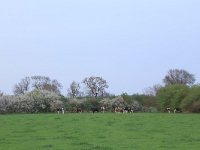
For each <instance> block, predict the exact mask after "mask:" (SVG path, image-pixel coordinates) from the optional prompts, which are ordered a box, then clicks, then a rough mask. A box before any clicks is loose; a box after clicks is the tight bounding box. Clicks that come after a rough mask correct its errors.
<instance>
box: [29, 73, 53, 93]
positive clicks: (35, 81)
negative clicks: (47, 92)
mask: <svg viewBox="0 0 200 150" xmlns="http://www.w3.org/2000/svg"><path fill="white" fill-rule="evenodd" d="M31 79H32V87H33V88H34V89H38V90H42V89H44V86H45V85H48V84H50V81H51V80H50V78H49V77H45V76H32V77H31Z"/></svg>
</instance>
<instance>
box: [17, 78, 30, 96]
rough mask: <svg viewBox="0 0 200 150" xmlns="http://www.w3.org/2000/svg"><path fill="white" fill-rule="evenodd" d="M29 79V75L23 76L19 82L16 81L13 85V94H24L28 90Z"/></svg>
mask: <svg viewBox="0 0 200 150" xmlns="http://www.w3.org/2000/svg"><path fill="white" fill-rule="evenodd" d="M30 84H31V80H30V78H29V77H25V78H23V79H22V80H21V81H20V82H19V83H17V84H16V85H15V86H14V91H13V92H14V94H15V95H20V94H25V93H26V92H28V90H29V88H30Z"/></svg>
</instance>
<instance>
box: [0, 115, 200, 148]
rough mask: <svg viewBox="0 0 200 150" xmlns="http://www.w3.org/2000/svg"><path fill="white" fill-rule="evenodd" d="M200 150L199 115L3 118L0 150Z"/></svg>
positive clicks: (33, 116)
mask: <svg viewBox="0 0 200 150" xmlns="http://www.w3.org/2000/svg"><path fill="white" fill-rule="evenodd" d="M136 149H138V150H141V149H144V150H151V149H152V150H162V149H166V150H167V149H176V150H179V149H180V150H199V149H200V115H198V114H159V113H158V114H157V113H152V114H149V113H136V114H111V113H108V114H89V113H85V114H65V115H57V114H13V115H0V150H136Z"/></svg>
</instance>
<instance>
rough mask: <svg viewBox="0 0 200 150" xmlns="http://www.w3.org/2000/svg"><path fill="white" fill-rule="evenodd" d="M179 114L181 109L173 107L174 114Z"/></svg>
mask: <svg viewBox="0 0 200 150" xmlns="http://www.w3.org/2000/svg"><path fill="white" fill-rule="evenodd" d="M176 112H177V113H181V112H182V110H181V108H178V107H175V108H174V113H176Z"/></svg>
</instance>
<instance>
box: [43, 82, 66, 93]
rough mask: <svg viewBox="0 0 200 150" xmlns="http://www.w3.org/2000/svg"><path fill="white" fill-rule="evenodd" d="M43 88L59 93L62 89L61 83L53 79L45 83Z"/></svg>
mask: <svg viewBox="0 0 200 150" xmlns="http://www.w3.org/2000/svg"><path fill="white" fill-rule="evenodd" d="M43 89H44V90H47V91H51V92H54V93H57V94H60V90H61V89H62V85H61V83H59V82H58V81H57V80H55V79H54V80H52V81H50V82H49V83H45V84H44V85H43Z"/></svg>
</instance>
